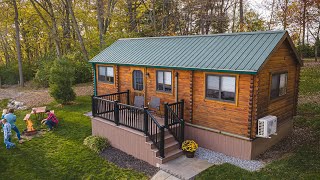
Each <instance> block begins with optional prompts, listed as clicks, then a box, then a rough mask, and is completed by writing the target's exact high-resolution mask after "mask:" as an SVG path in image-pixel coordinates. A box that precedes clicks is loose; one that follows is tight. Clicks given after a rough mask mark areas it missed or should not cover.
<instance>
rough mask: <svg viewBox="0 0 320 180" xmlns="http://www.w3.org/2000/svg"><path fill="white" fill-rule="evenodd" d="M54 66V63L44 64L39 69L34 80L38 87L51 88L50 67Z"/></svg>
mask: <svg viewBox="0 0 320 180" xmlns="http://www.w3.org/2000/svg"><path fill="white" fill-rule="evenodd" d="M52 64H53V63H52V62H48V63H43V65H41V66H40V67H39V68H38V70H37V72H36V74H35V77H34V79H33V81H34V83H35V84H36V86H37V87H49V79H50V67H51V66H52Z"/></svg>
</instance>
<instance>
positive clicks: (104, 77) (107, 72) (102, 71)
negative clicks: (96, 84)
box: [98, 66, 114, 84]
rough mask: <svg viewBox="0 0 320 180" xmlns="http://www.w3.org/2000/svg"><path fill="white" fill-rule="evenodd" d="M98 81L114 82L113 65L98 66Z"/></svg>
mask: <svg viewBox="0 0 320 180" xmlns="http://www.w3.org/2000/svg"><path fill="white" fill-rule="evenodd" d="M98 81H101V82H106V83H111V84H113V83H114V73H113V67H112V66H98Z"/></svg>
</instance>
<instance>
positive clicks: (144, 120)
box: [143, 107, 149, 135]
mask: <svg viewBox="0 0 320 180" xmlns="http://www.w3.org/2000/svg"><path fill="white" fill-rule="evenodd" d="M147 111H148V108H147V107H144V108H143V131H144V134H145V135H148V127H149V126H148V113H147Z"/></svg>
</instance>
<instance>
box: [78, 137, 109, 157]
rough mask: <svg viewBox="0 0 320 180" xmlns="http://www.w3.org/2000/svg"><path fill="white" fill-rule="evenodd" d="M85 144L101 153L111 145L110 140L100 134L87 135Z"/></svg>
mask: <svg viewBox="0 0 320 180" xmlns="http://www.w3.org/2000/svg"><path fill="white" fill-rule="evenodd" d="M83 144H84V145H85V146H88V147H89V148H90V149H91V150H93V151H94V152H96V153H101V152H102V151H103V150H104V149H105V148H107V147H109V146H110V144H109V141H108V140H107V139H106V138H103V137H98V136H88V137H86V138H85V139H84V141H83Z"/></svg>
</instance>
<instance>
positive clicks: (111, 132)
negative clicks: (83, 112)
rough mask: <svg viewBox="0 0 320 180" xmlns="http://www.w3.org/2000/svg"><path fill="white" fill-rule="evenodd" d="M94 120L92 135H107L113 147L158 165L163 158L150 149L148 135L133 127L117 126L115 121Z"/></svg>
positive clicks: (96, 118)
mask: <svg viewBox="0 0 320 180" xmlns="http://www.w3.org/2000/svg"><path fill="white" fill-rule="evenodd" d="M91 122H92V135H95V136H101V137H105V138H107V139H108V140H109V142H110V143H111V146H112V147H115V148H117V149H120V150H121V151H123V152H125V153H127V154H130V155H132V156H134V157H135V158H138V159H141V160H143V161H146V162H148V163H149V164H151V165H153V166H158V165H159V164H160V163H161V160H159V159H158V158H156V152H155V151H152V150H150V149H151V147H150V145H149V144H148V143H146V141H147V137H146V136H145V135H144V134H143V133H142V132H138V131H135V130H133V129H130V128H127V127H124V126H116V125H115V124H114V123H113V122H109V121H106V120H103V119H101V118H98V117H95V118H93V119H92V120H91Z"/></svg>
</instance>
